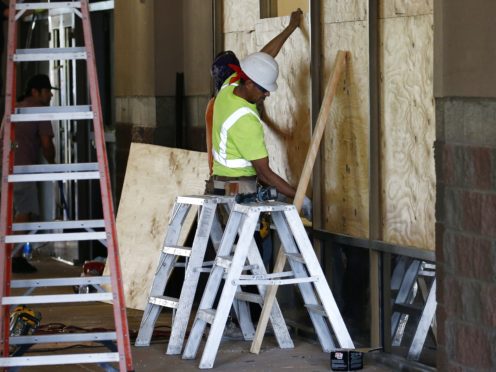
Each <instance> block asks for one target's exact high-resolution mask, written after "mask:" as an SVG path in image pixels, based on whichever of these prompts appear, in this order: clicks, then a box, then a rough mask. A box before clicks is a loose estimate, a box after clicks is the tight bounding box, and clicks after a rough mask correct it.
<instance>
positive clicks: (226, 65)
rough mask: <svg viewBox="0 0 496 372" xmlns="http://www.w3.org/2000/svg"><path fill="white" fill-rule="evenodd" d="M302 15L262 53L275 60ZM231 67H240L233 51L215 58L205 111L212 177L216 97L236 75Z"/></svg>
mask: <svg viewBox="0 0 496 372" xmlns="http://www.w3.org/2000/svg"><path fill="white" fill-rule="evenodd" d="M302 14H303V12H302V11H301V9H297V10H295V11H294V12H292V13H291V16H290V20H289V24H288V26H287V27H286V28H285V29H284V30H283V31H282V32H281V33H279V34H278V35H277V36H276V37H274V38H273V39H272V40H271V41H269V42H268V43H267V45H265V46H264V47H263V48H262V49H261V50H260V51H261V52H264V53H267V54H269V55H271V56H272V57H274V58H275V57H276V56H277V54H279V51H280V50H281V48H282V46H283V45H284V43H285V42H286V40H287V39H288V38H289V37H290V36H291V34H292V33H293V32H294V31H295V30H296V29H297V28H298V27H299V25H300V21H301V17H302ZM231 66H235V67H239V60H238V58H237V57H236V55H235V54H234V53H233V52H232V51H230V50H228V51H225V52H222V53H219V54H218V55H217V56H216V57H215V59H214V62H213V63H212V68H211V71H210V74H211V75H212V79H213V81H214V97H212V98H211V99H210V101H209V102H208V104H207V107H206V111H205V128H206V139H207V153H208V164H209V168H210V175H212V174H213V154H212V125H213V109H214V102H215V96H216V95H217V93H218V92H219V90H220V88H221V87H222V85H223V84H224V81H225V80H226V79H227V78H228V77H229V76H230V75H232V74H233V73H234V70H233V68H232V67H231ZM262 109H263V106H262V105H261V104H260V106H259V107H258V110H259V112H260V113H261V112H262Z"/></svg>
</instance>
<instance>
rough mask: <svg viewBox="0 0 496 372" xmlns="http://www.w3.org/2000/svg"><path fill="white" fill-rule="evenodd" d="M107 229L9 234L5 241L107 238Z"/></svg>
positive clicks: (30, 241)
mask: <svg viewBox="0 0 496 372" xmlns="http://www.w3.org/2000/svg"><path fill="white" fill-rule="evenodd" d="M105 239H107V233H106V232H105V231H97V232H84V233H60V234H27V235H7V236H6V237H5V243H28V242H29V243H40V242H71V241H83V240H105Z"/></svg>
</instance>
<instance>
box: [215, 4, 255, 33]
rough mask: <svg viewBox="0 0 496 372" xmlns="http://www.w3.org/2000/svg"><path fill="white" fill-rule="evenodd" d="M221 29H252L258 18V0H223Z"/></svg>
mask: <svg viewBox="0 0 496 372" xmlns="http://www.w3.org/2000/svg"><path fill="white" fill-rule="evenodd" d="M222 6H223V13H224V14H223V20H224V22H223V31H224V33H229V32H236V31H253V30H254V28H255V23H256V22H257V21H258V20H259V19H260V0H243V1H240V0H224V1H223V3H222Z"/></svg>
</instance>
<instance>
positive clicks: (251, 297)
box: [236, 292, 264, 305]
mask: <svg viewBox="0 0 496 372" xmlns="http://www.w3.org/2000/svg"><path fill="white" fill-rule="evenodd" d="M236 299H238V300H240V301H245V302H253V303H255V304H260V305H263V301H264V299H263V297H262V296H260V295H259V294H256V293H249V292H236Z"/></svg>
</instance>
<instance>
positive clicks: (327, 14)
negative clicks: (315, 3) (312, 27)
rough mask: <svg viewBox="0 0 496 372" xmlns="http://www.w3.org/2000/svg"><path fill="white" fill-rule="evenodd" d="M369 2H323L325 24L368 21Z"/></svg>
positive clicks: (359, 0) (356, 0) (349, 0)
mask: <svg viewBox="0 0 496 372" xmlns="http://www.w3.org/2000/svg"><path fill="white" fill-rule="evenodd" d="M367 6H368V0H344V1H343V0H336V1H326V0H323V1H322V14H323V20H324V23H338V22H349V21H366V20H367V15H368V12H367Z"/></svg>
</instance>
